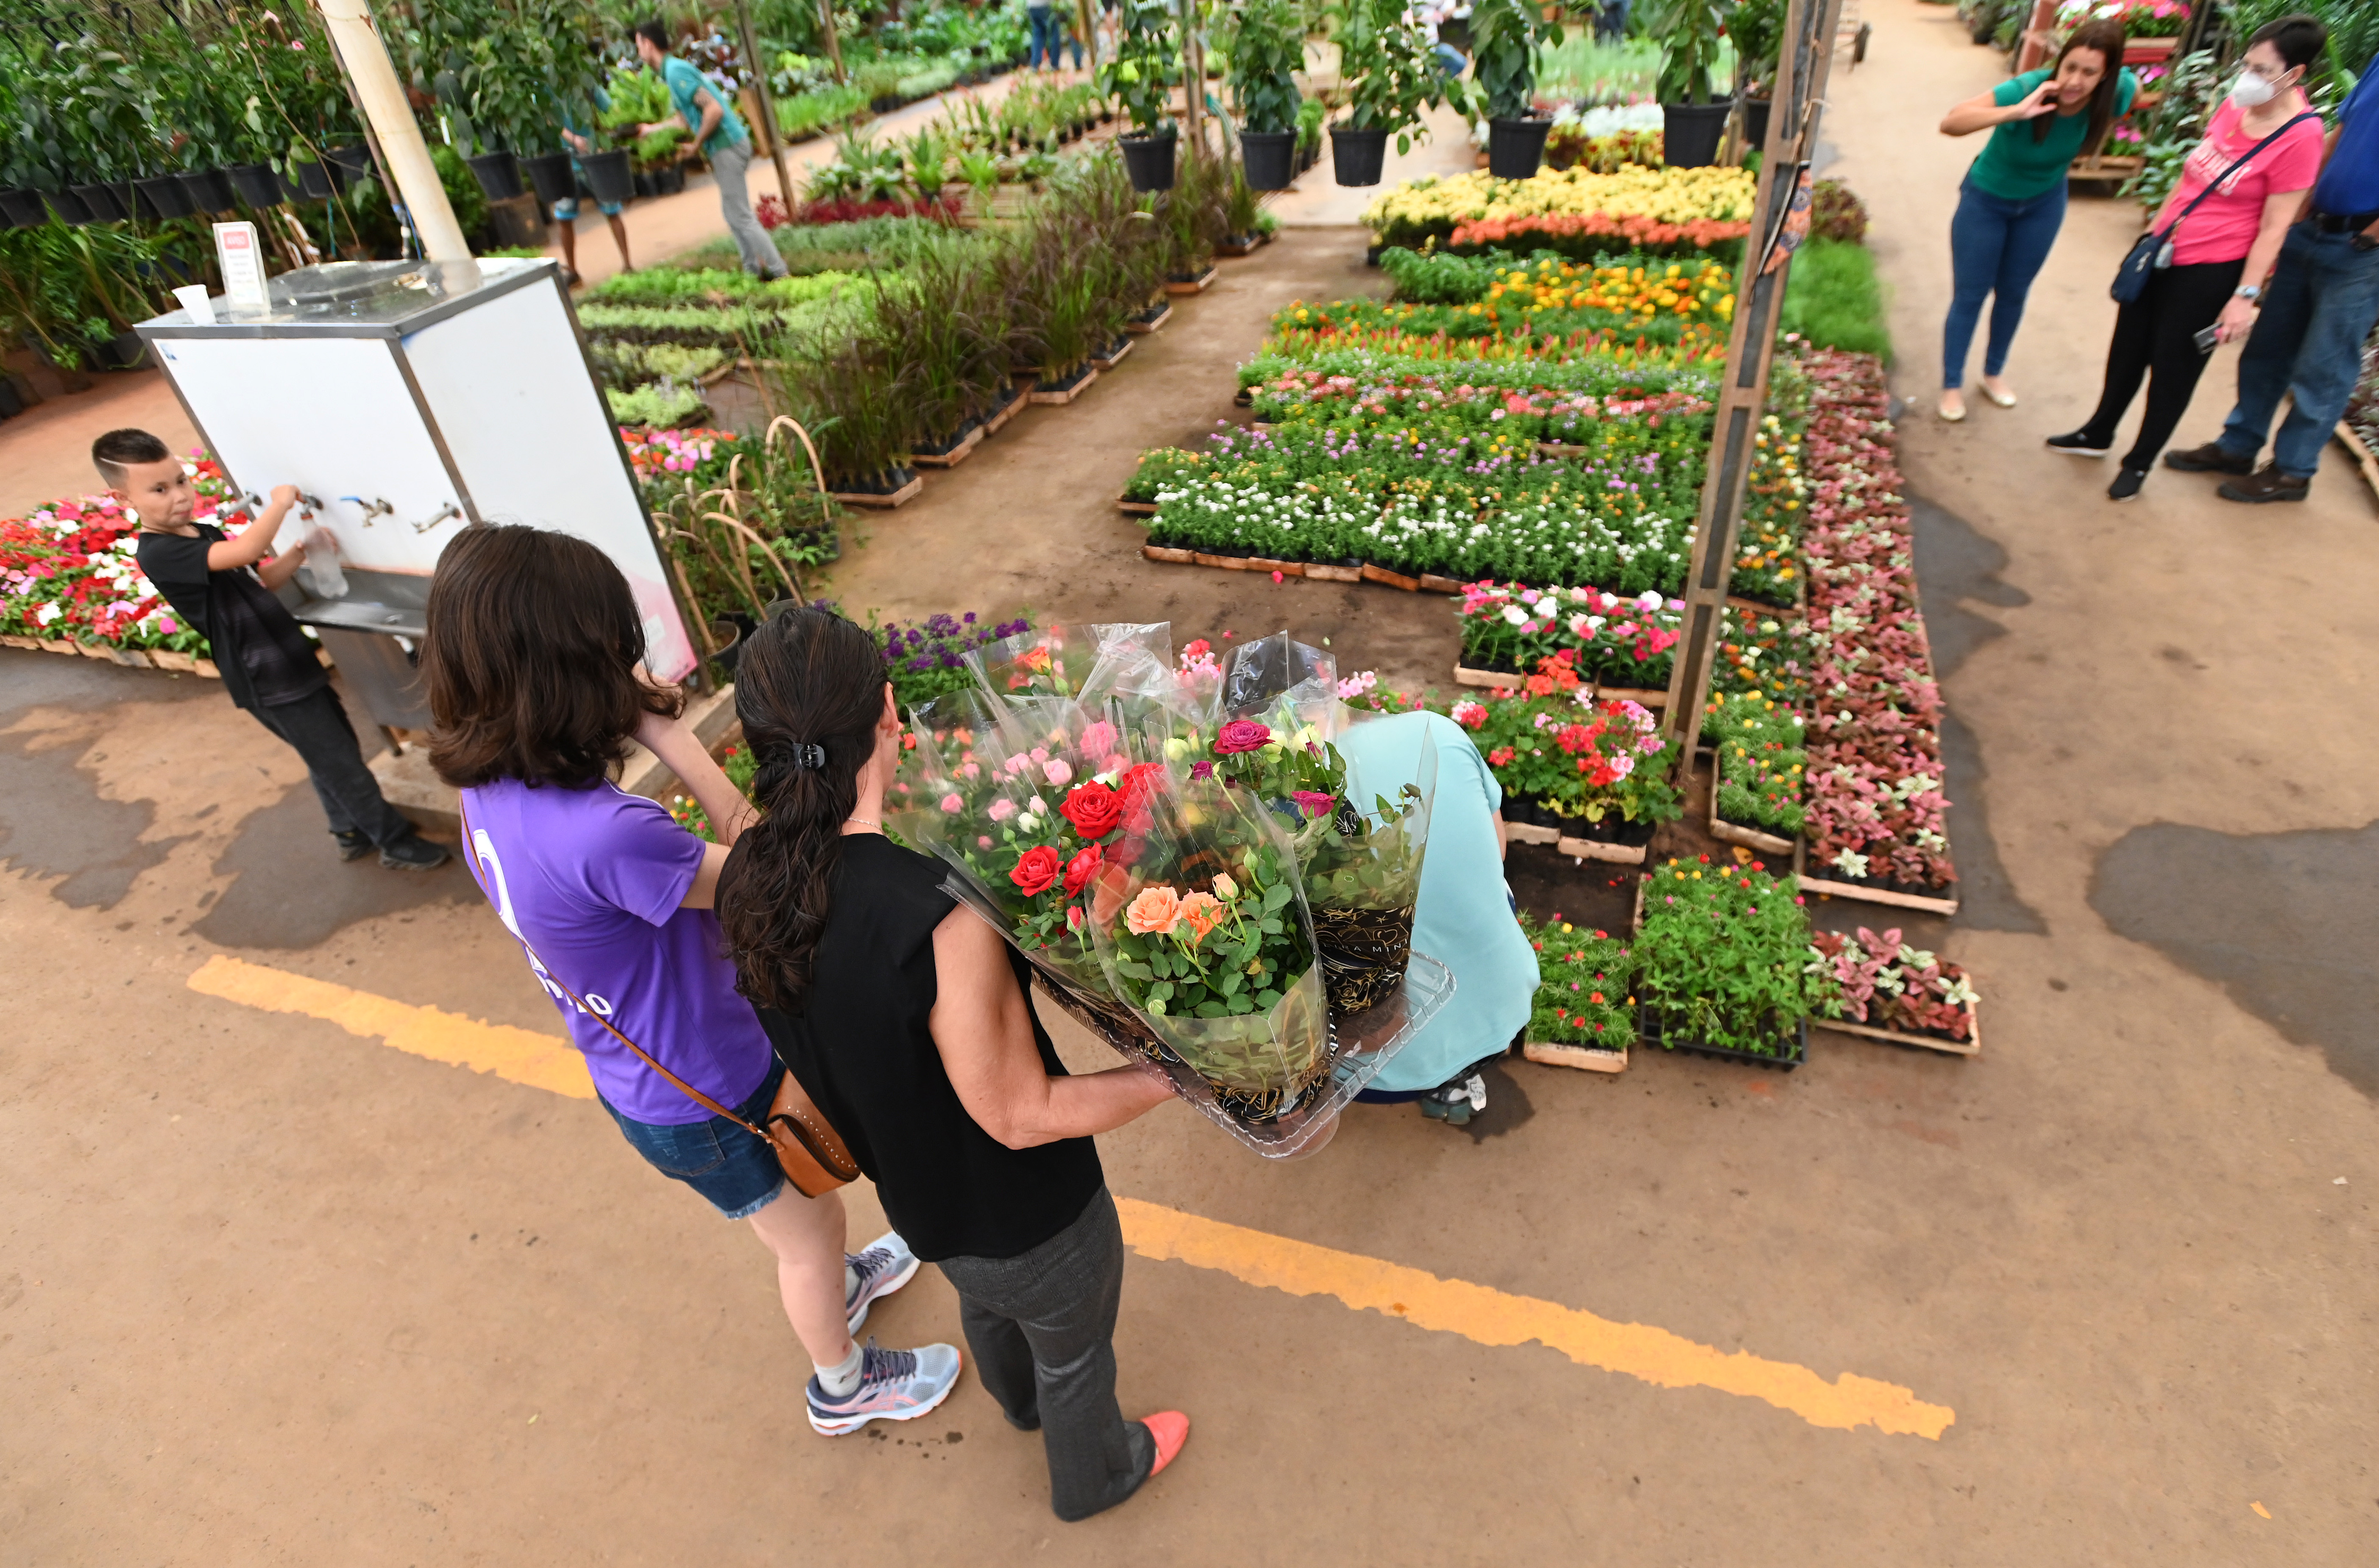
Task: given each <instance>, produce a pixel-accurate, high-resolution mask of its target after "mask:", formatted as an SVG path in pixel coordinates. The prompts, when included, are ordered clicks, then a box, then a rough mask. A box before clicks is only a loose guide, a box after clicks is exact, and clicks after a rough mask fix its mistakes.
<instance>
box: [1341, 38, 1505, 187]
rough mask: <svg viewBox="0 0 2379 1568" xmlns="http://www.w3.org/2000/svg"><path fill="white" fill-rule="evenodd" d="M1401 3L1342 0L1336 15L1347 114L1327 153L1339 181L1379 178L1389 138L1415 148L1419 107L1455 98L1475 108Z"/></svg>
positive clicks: (1463, 107) (1400, 148) (1362, 182)
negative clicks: (1407, 17) (1446, 71)
mask: <svg viewBox="0 0 2379 1568" xmlns="http://www.w3.org/2000/svg"><path fill="white" fill-rule="evenodd" d="M1406 15H1407V7H1406V6H1404V5H1403V4H1402V3H1401V0H1343V4H1342V5H1341V6H1340V8H1339V10H1338V13H1337V24H1338V25H1337V29H1336V31H1337V37H1338V59H1339V74H1340V78H1341V81H1342V84H1343V86H1344V88H1345V90H1346V107H1347V115H1346V119H1345V120H1344V121H1342V122H1340V123H1339V124H1337V125H1334V126H1333V127H1330V155H1331V160H1332V163H1334V166H1335V171H1336V174H1337V176H1338V183H1339V184H1340V185H1352V186H1366V185H1377V184H1379V183H1380V170H1381V166H1382V165H1383V163H1385V161H1386V158H1387V146H1388V138H1389V137H1390V136H1394V137H1395V139H1396V151H1397V153H1398V154H1399V155H1402V154H1404V153H1407V152H1410V151H1412V149H1413V142H1414V141H1415V140H1416V139H1417V138H1416V135H1415V133H1416V132H1417V131H1418V132H1419V136H1421V137H1426V136H1427V135H1428V132H1427V131H1426V130H1424V129H1421V117H1420V115H1421V111H1422V110H1423V109H1434V108H1436V107H1437V106H1438V105H1439V104H1441V103H1451V104H1452V105H1454V107H1455V109H1457V110H1459V111H1460V112H1461V113H1463V114H1465V115H1468V114H1470V113H1471V112H1472V110H1471V105H1470V94H1469V93H1468V91H1467V90H1465V89H1464V87H1463V85H1462V83H1461V81H1460V79H1459V78H1454V77H1449V76H1447V75H1446V74H1445V70H1444V67H1443V66H1441V65H1439V64H1438V60H1437V55H1436V54H1435V52H1434V51H1432V50H1431V48H1430V46H1429V40H1428V39H1427V38H1425V37H1424V36H1422V34H1421V31H1420V30H1419V28H1417V27H1414V26H1413V25H1412V24H1411V23H1410V22H1409V21H1407V19H1406Z"/></svg>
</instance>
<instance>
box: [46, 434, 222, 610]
mask: <svg viewBox="0 0 2379 1568" xmlns="http://www.w3.org/2000/svg"><path fill="white" fill-rule="evenodd" d="M184 466H185V467H187V469H188V470H189V471H190V475H191V477H192V479H193V480H194V481H195V482H196V485H197V488H198V491H199V506H198V518H199V521H200V522H202V523H213V524H216V525H219V526H221V527H223V529H224V530H225V531H226V532H227V533H230V534H232V535H235V536H236V535H237V534H238V532H239V531H240V529H241V528H242V527H244V526H245V525H247V521H248V519H247V516H246V515H245V514H244V513H241V512H239V511H237V510H236V509H235V508H236V501H235V497H234V496H233V495H232V493H231V487H230V485H229V484H228V482H227V481H225V479H224V478H223V470H222V469H221V468H220V467H219V466H218V465H217V464H215V463H214V461H213V460H212V459H211V458H210V457H208V456H207V455H206V453H205V452H202V451H195V450H194V451H193V452H191V453H190V455H189V457H188V458H187V459H186V460H185V463H184ZM139 540H140V523H139V517H138V516H137V515H136V514H134V513H129V512H127V511H125V510H124V509H123V508H122V507H120V506H118V505H117V504H116V502H115V499H114V498H113V497H110V496H105V495H85V496H78V497H72V498H68V499H66V500H62V501H51V502H50V503H49V504H47V505H46V506H42V507H37V508H35V509H34V510H33V511H32V512H31V513H29V514H27V515H26V516H23V517H17V518H10V519H7V520H6V521H0V634H5V635H8V636H17V637H30V638H34V639H37V640H40V641H43V642H77V643H94V644H100V645H106V646H111V647H120V648H158V649H163V650H165V651H168V652H172V653H183V654H190V655H193V656H196V657H200V658H203V657H206V654H207V641H206V639H205V638H204V637H202V636H200V635H199V633H197V632H196V631H194V630H192V629H191V628H190V627H188V626H186V625H184V624H183V623H182V622H181V621H180V620H179V619H177V618H176V617H175V614H174V611H173V608H172V607H171V606H170V605H168V604H166V603H165V602H164V600H163V597H161V596H160V595H159V594H158V593H157V591H156V589H155V588H154V587H153V586H151V584H150V582H149V579H148V578H147V577H146V576H144V575H142V573H141V572H140V568H139V564H138V562H137V560H136V552H137V551H138V549H139Z"/></svg>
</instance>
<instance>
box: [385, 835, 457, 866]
mask: <svg viewBox="0 0 2379 1568" xmlns="http://www.w3.org/2000/svg"><path fill="white" fill-rule="evenodd" d="M450 858H451V857H450V856H449V855H448V854H447V853H446V846H445V845H443V844H433V843H431V842H430V841H429V839H427V838H423V837H422V836H421V835H420V834H418V833H408V834H406V835H405V837H404V838H399V839H398V840H397V841H396V842H395V843H393V844H383V845H381V846H380V864H382V865H384V866H386V867H388V869H389V870H391V871H435V870H437V869H438V868H439V867H440V866H441V865H444V864H445V863H446V862H447V861H448V860H449V859H450Z"/></svg>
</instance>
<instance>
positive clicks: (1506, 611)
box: [1503, 604, 1528, 626]
mask: <svg viewBox="0 0 2379 1568" xmlns="http://www.w3.org/2000/svg"><path fill="white" fill-rule="evenodd" d="M1503 619H1504V620H1506V621H1510V622H1511V623H1512V624H1513V625H1515V626H1526V625H1527V624H1528V611H1527V610H1525V609H1521V608H1520V607H1519V606H1518V605H1516V604H1507V605H1505V606H1504V607H1503Z"/></svg>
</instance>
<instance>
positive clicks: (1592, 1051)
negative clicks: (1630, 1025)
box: [1520, 1040, 1627, 1072]
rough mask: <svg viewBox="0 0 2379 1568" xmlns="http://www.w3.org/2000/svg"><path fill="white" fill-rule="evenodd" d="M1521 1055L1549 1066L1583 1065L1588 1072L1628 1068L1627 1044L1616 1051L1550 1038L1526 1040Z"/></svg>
mask: <svg viewBox="0 0 2379 1568" xmlns="http://www.w3.org/2000/svg"><path fill="white" fill-rule="evenodd" d="M1520 1055H1523V1056H1526V1057H1528V1060H1530V1061H1532V1062H1541V1063H1543V1064H1544V1065H1545V1066H1546V1067H1583V1068H1585V1069H1586V1070H1587V1071H1588V1072H1625V1071H1626V1070H1627V1049H1626V1047H1625V1046H1622V1047H1620V1048H1619V1049H1618V1050H1616V1051H1601V1050H1597V1049H1596V1048H1595V1047H1593V1046H1591V1045H1562V1044H1556V1043H1553V1042H1552V1041H1550V1040H1526V1041H1522V1042H1521V1043H1520Z"/></svg>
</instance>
